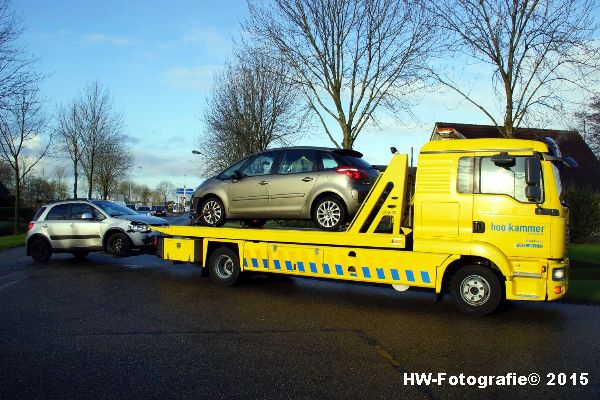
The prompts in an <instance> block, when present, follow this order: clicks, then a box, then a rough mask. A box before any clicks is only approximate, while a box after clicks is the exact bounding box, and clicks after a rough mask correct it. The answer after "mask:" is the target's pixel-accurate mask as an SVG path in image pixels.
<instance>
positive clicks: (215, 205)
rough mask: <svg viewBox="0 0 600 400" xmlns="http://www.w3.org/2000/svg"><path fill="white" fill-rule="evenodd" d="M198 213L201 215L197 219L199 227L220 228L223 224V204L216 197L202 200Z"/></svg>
mask: <svg viewBox="0 0 600 400" xmlns="http://www.w3.org/2000/svg"><path fill="white" fill-rule="evenodd" d="M198 212H199V213H201V214H202V216H201V217H200V218H199V219H198V222H199V223H200V225H205V226H222V225H223V224H225V221H226V219H225V207H224V206H223V202H222V201H221V200H219V199H218V198H216V197H209V198H208V199H206V200H204V201H203V202H202V205H201V206H200V208H199V209H198Z"/></svg>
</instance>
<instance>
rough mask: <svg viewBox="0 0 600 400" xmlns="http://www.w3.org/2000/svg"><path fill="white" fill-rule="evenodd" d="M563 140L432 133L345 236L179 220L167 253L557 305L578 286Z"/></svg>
mask: <svg viewBox="0 0 600 400" xmlns="http://www.w3.org/2000/svg"><path fill="white" fill-rule="evenodd" d="M569 160H571V161H572V159H569V158H567V157H565V158H563V157H561V155H560V150H559V149H558V146H557V145H556V143H554V142H553V141H552V140H551V139H549V138H548V139H547V141H546V142H543V141H534V140H517V139H448V140H432V141H430V142H428V143H427V144H425V145H424V146H423V148H422V150H421V152H420V155H419V159H418V165H417V169H416V173H409V171H410V172H412V169H411V168H409V166H408V156H407V155H406V154H395V155H393V157H392V160H391V162H390V163H389V165H388V166H387V168H386V169H385V171H384V172H383V173H381V174H380V175H379V177H378V178H377V180H376V182H375V183H374V185H373V187H372V189H371V191H370V192H369V194H368V196H367V198H366V199H365V201H364V202H363V204H362V206H361V208H360V210H359V212H358V213H357V215H356V216H355V217H354V219H353V220H352V222H351V223H350V225H349V226H348V227H347V229H346V230H345V231H341V232H325V231H316V230H297V229H269V228H261V229H251V228H230V227H197V226H170V227H163V228H153V229H155V230H156V231H158V232H161V233H162V234H163V235H165V236H163V237H161V238H160V239H159V240H158V243H157V251H158V255H159V256H160V257H162V258H164V259H166V260H173V261H183V262H190V263H195V264H198V265H200V266H202V267H203V268H204V270H205V271H207V272H209V274H210V276H211V278H212V280H213V281H214V282H215V283H217V284H219V285H223V286H231V285H234V284H235V283H236V282H238V281H239V280H240V279H241V278H242V277H244V275H247V274H248V273H252V272H261V273H272V274H286V275H293V276H298V277H310V278H321V279H334V280H338V281H340V280H341V281H357V282H368V283H375V284H382V285H391V286H393V287H394V288H395V289H396V290H399V291H404V290H406V289H408V288H410V287H420V288H429V289H431V290H432V292H434V293H435V294H436V299H437V300H439V299H441V298H442V296H443V294H444V293H445V292H446V291H449V292H450V294H451V297H452V300H453V302H454V304H455V305H456V306H457V308H458V309H460V310H461V311H463V312H465V313H468V314H474V315H485V314H489V313H491V312H493V311H494V310H495V309H496V308H497V307H498V306H499V304H500V303H501V302H502V301H503V300H528V301H551V300H556V299H559V298H561V297H563V296H564V295H565V293H566V291H567V287H568V268H569V260H568V259H567V258H566V248H565V247H566V233H567V224H568V209H567V207H566V205H564V204H563V203H561V197H560V195H561V190H562V189H561V182H560V173H559V170H560V168H561V166H562V165H563V164H573V163H571V162H569Z"/></svg>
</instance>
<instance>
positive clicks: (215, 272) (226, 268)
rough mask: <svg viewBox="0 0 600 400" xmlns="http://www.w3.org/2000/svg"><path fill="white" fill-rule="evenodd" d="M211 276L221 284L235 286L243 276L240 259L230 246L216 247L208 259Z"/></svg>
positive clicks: (215, 281)
mask: <svg viewBox="0 0 600 400" xmlns="http://www.w3.org/2000/svg"><path fill="white" fill-rule="evenodd" d="M208 268H209V270H210V278H211V279H212V281H213V282H214V283H216V284H217V285H219V286H233V285H235V284H236V283H237V282H238V281H239V280H240V278H241V275H242V271H241V269H240V260H239V258H238V255H237V254H236V253H235V251H233V250H231V249H230V248H229V247H225V246H223V247H219V248H217V249H215V250H214V251H213V252H212V254H211V255H210V258H209V260H208Z"/></svg>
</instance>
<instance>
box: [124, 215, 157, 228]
mask: <svg viewBox="0 0 600 400" xmlns="http://www.w3.org/2000/svg"><path fill="white" fill-rule="evenodd" d="M116 218H121V219H126V220H128V221H133V222H142V223H144V224H148V225H152V226H160V225H169V222H168V221H167V220H166V219H164V218H159V217H154V216H152V215H147V214H128V215H119V216H118V217H116Z"/></svg>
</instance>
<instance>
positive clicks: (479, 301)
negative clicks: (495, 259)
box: [450, 265, 504, 316]
mask: <svg viewBox="0 0 600 400" xmlns="http://www.w3.org/2000/svg"><path fill="white" fill-rule="evenodd" d="M450 294H451V295H452V301H453V302H454V305H455V306H456V308H458V309H459V310H460V311H462V312H464V313H466V314H470V315H477V316H482V315H487V314H491V313H493V312H494V311H495V310H496V309H497V308H498V306H499V305H500V303H501V302H502V300H503V298H504V292H503V290H502V283H501V282H500V279H498V276H497V275H496V274H495V273H494V271H492V270H491V269H490V268H488V267H485V266H483V265H468V266H465V267H462V268H460V269H459V270H458V271H456V273H455V274H454V276H453V277H452V280H451V281H450Z"/></svg>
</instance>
